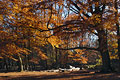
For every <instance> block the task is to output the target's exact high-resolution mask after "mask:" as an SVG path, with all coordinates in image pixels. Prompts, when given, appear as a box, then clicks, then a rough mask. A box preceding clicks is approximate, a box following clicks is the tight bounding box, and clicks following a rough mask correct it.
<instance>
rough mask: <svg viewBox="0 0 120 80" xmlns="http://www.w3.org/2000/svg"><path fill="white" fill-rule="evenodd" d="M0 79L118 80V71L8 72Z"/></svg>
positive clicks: (1, 75) (0, 76)
mask: <svg viewBox="0 0 120 80" xmlns="http://www.w3.org/2000/svg"><path fill="white" fill-rule="evenodd" d="M0 80H120V74H118V73H95V72H94V71H77V72H38V71H36V72H35V71H33V72H8V73H0Z"/></svg>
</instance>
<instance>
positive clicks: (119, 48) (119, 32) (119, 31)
mask: <svg viewBox="0 0 120 80" xmlns="http://www.w3.org/2000/svg"><path fill="white" fill-rule="evenodd" d="M115 9H116V12H115V17H116V21H117V22H116V27H117V36H118V37H120V28H119V20H118V19H119V17H118V4H117V0H115ZM117 43H118V57H119V70H118V71H119V72H120V38H118V41H117Z"/></svg>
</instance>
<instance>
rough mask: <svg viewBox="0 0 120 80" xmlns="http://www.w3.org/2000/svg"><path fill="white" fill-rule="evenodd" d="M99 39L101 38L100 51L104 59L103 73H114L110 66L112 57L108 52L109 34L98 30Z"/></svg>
mask: <svg viewBox="0 0 120 80" xmlns="http://www.w3.org/2000/svg"><path fill="white" fill-rule="evenodd" d="M98 37H99V40H98V41H99V51H100V53H101V57H102V71H103V72H109V71H112V68H111V65H110V56H109V51H108V45H107V33H106V32H105V30H98Z"/></svg>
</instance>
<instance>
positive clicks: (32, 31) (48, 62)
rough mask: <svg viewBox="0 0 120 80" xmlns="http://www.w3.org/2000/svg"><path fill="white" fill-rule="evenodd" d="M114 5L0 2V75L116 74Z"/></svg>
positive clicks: (60, 0)
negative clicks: (54, 72) (69, 70)
mask: <svg viewBox="0 0 120 80" xmlns="http://www.w3.org/2000/svg"><path fill="white" fill-rule="evenodd" d="M119 17H120V1H119V0H0V71H1V72H3V71H35V70H45V69H57V68H69V65H73V66H75V67H80V68H81V69H95V70H101V71H103V72H111V71H117V72H119V71H120V27H119V24H120V22H119V20H120V18H119Z"/></svg>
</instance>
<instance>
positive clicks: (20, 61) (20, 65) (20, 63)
mask: <svg viewBox="0 0 120 80" xmlns="http://www.w3.org/2000/svg"><path fill="white" fill-rule="evenodd" d="M18 57H19V71H23V61H22V58H21V57H20V55H19V56H18Z"/></svg>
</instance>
